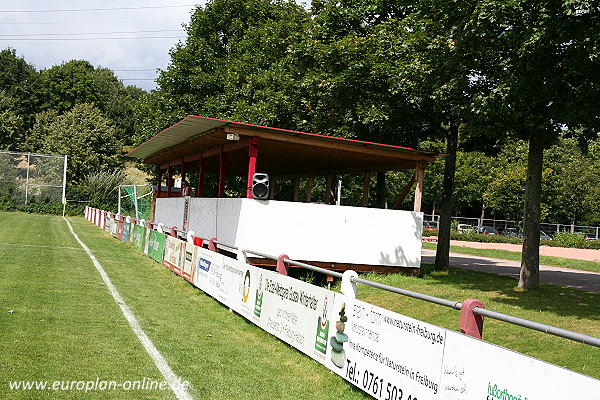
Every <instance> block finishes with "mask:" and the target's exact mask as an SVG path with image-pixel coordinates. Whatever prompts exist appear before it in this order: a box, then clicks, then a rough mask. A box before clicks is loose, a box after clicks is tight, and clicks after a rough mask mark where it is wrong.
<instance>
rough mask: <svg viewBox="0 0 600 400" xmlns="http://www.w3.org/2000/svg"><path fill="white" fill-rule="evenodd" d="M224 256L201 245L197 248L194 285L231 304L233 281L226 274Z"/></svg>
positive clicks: (224, 302) (222, 301)
mask: <svg viewBox="0 0 600 400" xmlns="http://www.w3.org/2000/svg"><path fill="white" fill-rule="evenodd" d="M223 259H224V256H223V255H221V254H219V253H215V252H214V251H210V250H207V249H204V248H201V247H198V248H197V249H196V274H195V276H194V286H196V287H197V288H198V289H200V290H202V291H204V292H205V293H207V294H209V295H210V296H212V297H214V298H215V299H217V300H219V301H220V302H221V303H223V304H226V305H229V304H228V303H229V299H230V296H231V291H232V290H231V287H232V286H233V282H232V281H231V279H227V278H228V276H224V269H223V261H224V260H223Z"/></svg>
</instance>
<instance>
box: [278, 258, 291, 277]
mask: <svg viewBox="0 0 600 400" xmlns="http://www.w3.org/2000/svg"><path fill="white" fill-rule="evenodd" d="M285 259H288V260H289V259H290V258H289V257H288V256H287V255H285V254H282V255H280V256H279V257H277V269H276V271H277V272H279V273H280V274H281V275H285V276H287V275H288V272H289V268H288V264H287V263H286V262H284V261H283V260H285Z"/></svg>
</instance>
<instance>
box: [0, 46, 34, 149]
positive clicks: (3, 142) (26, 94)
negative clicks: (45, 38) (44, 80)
mask: <svg viewBox="0 0 600 400" xmlns="http://www.w3.org/2000/svg"><path fill="white" fill-rule="evenodd" d="M37 77H38V73H37V71H36V70H35V68H34V67H33V66H32V65H31V64H28V63H27V62H26V61H25V59H23V58H22V57H18V56H17V55H16V51H15V50H14V49H10V48H9V49H4V50H1V51H0V148H3V149H9V150H21V145H22V144H23V142H24V140H25V136H26V132H27V130H28V129H29V128H30V127H31V124H32V123H33V114H34V113H35V110H34V105H35V103H36V96H35V90H34V88H33V86H34V84H35V82H36V79H37Z"/></svg>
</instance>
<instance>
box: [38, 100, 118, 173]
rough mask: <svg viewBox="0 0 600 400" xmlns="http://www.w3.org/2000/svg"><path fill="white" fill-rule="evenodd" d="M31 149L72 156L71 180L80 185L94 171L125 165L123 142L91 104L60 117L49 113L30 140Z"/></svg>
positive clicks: (40, 120) (42, 119) (39, 121)
mask: <svg viewBox="0 0 600 400" xmlns="http://www.w3.org/2000/svg"><path fill="white" fill-rule="evenodd" d="M30 143H31V149H32V150H34V151H38V152H42V153H46V154H60V155H67V156H68V170H67V180H68V182H69V183H70V184H77V183H79V182H80V181H81V180H82V179H83V177H84V176H86V175H88V174H90V173H91V172H96V171H100V170H107V169H108V170H110V169H114V168H118V167H119V166H120V165H121V161H120V150H121V146H122V144H121V142H119V140H118V139H117V137H116V132H115V129H114V127H113V126H112V121H110V120H109V119H108V118H106V117H105V116H104V115H102V112H101V111H100V110H99V109H98V108H96V107H95V106H94V105H91V104H85V103H84V104H76V105H75V106H74V107H73V108H72V109H71V110H69V111H67V112H65V113H64V114H62V115H59V114H58V113H56V112H46V113H43V114H40V115H39V116H38V120H37V122H36V126H35V127H34V132H33V134H32V136H31V138H30Z"/></svg>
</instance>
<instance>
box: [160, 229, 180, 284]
mask: <svg viewBox="0 0 600 400" xmlns="http://www.w3.org/2000/svg"><path fill="white" fill-rule="evenodd" d="M184 245H185V242H184V241H183V240H181V239H178V238H176V237H173V236H168V235H167V236H166V237H165V254H164V256H163V257H164V258H163V263H164V264H165V265H166V266H167V267H169V268H170V269H171V270H172V271H173V272H175V273H176V274H178V275H181V258H182V253H184V251H185V250H184V249H183V246H184Z"/></svg>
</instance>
